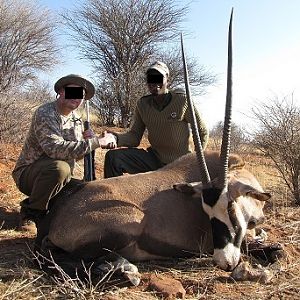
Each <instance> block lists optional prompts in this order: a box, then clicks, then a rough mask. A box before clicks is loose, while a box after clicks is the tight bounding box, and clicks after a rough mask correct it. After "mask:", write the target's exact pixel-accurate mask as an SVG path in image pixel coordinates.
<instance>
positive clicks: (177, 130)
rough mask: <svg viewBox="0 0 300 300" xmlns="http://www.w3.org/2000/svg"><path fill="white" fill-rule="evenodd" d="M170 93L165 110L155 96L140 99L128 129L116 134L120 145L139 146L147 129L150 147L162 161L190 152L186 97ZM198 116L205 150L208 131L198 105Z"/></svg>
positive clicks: (165, 161) (188, 113)
mask: <svg viewBox="0 0 300 300" xmlns="http://www.w3.org/2000/svg"><path fill="white" fill-rule="evenodd" d="M169 93H170V94H171V100H170V102H169V103H168V104H167V106H166V107H164V108H163V109H162V110H159V109H158V107H157V105H156V104H155V102H154V98H153V96H152V95H148V96H145V97H142V98H141V99H139V101H138V102H137V106H136V109H135V113H134V119H133V123H132V125H131V127H130V129H129V131H128V132H126V133H118V134H117V137H118V146H120V147H121V146H126V147H137V146H139V144H140V141H141V139H142V136H143V133H144V131H145V130H146V129H147V130H148V140H149V143H150V145H151V148H152V150H153V151H154V152H155V154H156V155H157V157H158V158H159V159H160V161H161V162H162V163H164V164H168V163H170V162H172V161H174V160H175V159H177V158H179V157H180V156H182V155H184V154H186V153H188V152H191V150H192V149H191V148H190V144H189V138H190V134H191V130H190V127H189V123H191V115H190V111H189V109H188V103H187V99H186V96H185V94H182V93H175V92H169ZM195 115H196V120H197V123H198V128H199V134H200V138H201V144H202V147H203V149H204V148H205V147H206V144H207V141H208V130H207V127H206V125H205V123H204V122H203V120H202V118H201V116H200V114H199V112H198V111H197V109H196V108H195Z"/></svg>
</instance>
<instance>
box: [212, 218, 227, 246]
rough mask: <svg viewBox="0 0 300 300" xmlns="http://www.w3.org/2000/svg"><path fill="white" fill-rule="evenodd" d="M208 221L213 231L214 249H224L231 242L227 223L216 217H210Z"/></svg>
mask: <svg viewBox="0 0 300 300" xmlns="http://www.w3.org/2000/svg"><path fill="white" fill-rule="evenodd" d="M210 222H211V227H212V232H213V243H214V249H224V248H225V247H226V246H227V245H228V244H229V243H231V242H232V236H231V234H230V231H229V229H228V227H227V225H226V224H225V223H223V222H222V221H220V220H219V219H217V218H212V219H211V220H210Z"/></svg>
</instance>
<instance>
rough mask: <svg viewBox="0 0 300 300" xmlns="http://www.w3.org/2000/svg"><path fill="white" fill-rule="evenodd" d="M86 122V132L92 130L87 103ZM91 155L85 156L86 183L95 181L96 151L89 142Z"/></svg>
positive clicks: (84, 124)
mask: <svg viewBox="0 0 300 300" xmlns="http://www.w3.org/2000/svg"><path fill="white" fill-rule="evenodd" d="M85 109H86V121H84V122H83V127H84V130H88V129H90V103H89V100H86V101H85ZM88 147H89V153H87V154H86V155H85V156H84V178H83V179H84V181H93V180H95V179H96V175H95V150H93V151H91V142H90V140H88Z"/></svg>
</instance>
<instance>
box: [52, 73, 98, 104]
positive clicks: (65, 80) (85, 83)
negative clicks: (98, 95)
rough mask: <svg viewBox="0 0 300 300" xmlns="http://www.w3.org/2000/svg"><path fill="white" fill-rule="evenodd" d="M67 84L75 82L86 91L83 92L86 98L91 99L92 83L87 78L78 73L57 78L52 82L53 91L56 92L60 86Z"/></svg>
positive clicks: (93, 91) (92, 92) (93, 89)
mask: <svg viewBox="0 0 300 300" xmlns="http://www.w3.org/2000/svg"><path fill="white" fill-rule="evenodd" d="M68 84H76V85H79V86H82V87H83V88H84V89H85V92H86V94H85V99H86V100H89V99H91V98H92V97H93V96H94V94H95V87H94V85H93V84H92V83H91V82H90V81H89V80H87V79H85V78H83V77H82V76H80V75H75V74H70V75H67V76H64V77H62V78H60V79H58V80H57V81H56V83H55V84H54V91H55V92H56V93H58V92H59V90H60V89H61V88H63V87H65V86H66V85H68Z"/></svg>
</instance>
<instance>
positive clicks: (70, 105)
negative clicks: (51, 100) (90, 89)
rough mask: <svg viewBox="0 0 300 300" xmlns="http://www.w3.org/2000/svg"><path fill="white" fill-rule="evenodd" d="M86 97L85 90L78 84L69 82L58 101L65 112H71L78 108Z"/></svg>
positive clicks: (61, 91)
mask: <svg viewBox="0 0 300 300" xmlns="http://www.w3.org/2000/svg"><path fill="white" fill-rule="evenodd" d="M84 97H85V90H84V89H83V88H82V87H81V86H79V85H76V84H69V85H67V86H65V87H64V88H63V89H61V90H60V92H59V98H58V102H59V105H60V108H61V109H62V110H63V111H64V112H71V111H73V110H75V109H76V108H78V107H79V106H80V105H81V104H82V102H83V100H84Z"/></svg>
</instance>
